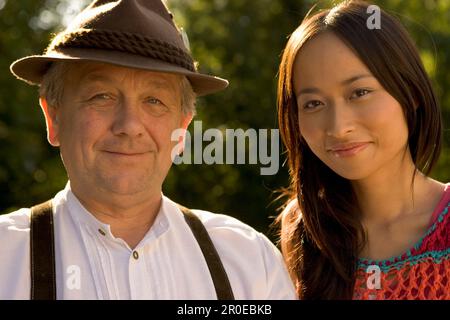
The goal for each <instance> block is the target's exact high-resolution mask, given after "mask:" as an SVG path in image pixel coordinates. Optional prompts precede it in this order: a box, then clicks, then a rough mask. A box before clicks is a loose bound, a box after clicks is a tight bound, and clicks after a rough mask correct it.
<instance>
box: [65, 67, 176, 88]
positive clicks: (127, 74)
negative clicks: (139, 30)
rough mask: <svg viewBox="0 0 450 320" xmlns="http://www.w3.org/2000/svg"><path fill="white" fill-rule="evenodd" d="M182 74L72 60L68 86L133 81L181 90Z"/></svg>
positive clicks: (136, 86)
mask: <svg viewBox="0 0 450 320" xmlns="http://www.w3.org/2000/svg"><path fill="white" fill-rule="evenodd" d="M181 80H182V76H181V75H177V74H171V73H164V72H156V71H149V70H144V69H136V68H130V67H122V66H117V65H112V64H107V63H101V62H89V61H83V62H72V63H71V66H70V68H69V70H68V75H67V77H66V83H65V85H66V86H78V85H80V84H81V85H84V84H88V83H92V82H96V83H105V84H121V83H124V82H126V81H128V82H132V83H133V85H134V87H135V88H140V87H152V88H156V89H165V90H173V91H174V93H178V92H179V91H180V82H181Z"/></svg>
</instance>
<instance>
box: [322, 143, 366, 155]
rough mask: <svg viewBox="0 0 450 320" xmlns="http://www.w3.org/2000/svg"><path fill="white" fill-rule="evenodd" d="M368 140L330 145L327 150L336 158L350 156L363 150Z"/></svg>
mask: <svg viewBox="0 0 450 320" xmlns="http://www.w3.org/2000/svg"><path fill="white" fill-rule="evenodd" d="M368 145H369V142H357V143H348V144H342V145H336V146H333V147H331V148H330V149H329V150H328V151H329V152H331V153H332V154H333V155H334V156H336V157H338V158H344V157H352V156H354V155H356V154H357V153H359V152H361V151H362V150H364V149H365V148H366V147H367V146H368Z"/></svg>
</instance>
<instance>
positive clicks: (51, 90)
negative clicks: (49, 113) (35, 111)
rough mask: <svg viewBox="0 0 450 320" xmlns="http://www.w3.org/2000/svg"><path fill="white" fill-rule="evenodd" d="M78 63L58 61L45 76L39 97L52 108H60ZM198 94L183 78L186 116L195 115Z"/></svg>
mask: <svg viewBox="0 0 450 320" xmlns="http://www.w3.org/2000/svg"><path fill="white" fill-rule="evenodd" d="M76 65H77V63H74V62H70V61H57V62H54V63H53V64H52V66H51V67H50V68H49V70H48V71H47V73H46V74H45V75H44V77H43V79H42V82H41V85H40V87H39V96H40V97H43V98H44V99H46V100H47V104H48V105H49V106H52V107H55V108H56V107H59V106H60V105H61V103H62V97H63V94H64V83H65V81H64V80H65V79H66V75H67V74H69V71H70V69H71V68H73V67H74V66H76ZM196 97H197V96H196V94H195V92H194V90H192V86H191V83H190V82H189V80H188V79H187V78H186V77H185V76H181V110H182V111H183V113H184V114H185V115H188V114H192V115H193V116H194V115H195V100H196Z"/></svg>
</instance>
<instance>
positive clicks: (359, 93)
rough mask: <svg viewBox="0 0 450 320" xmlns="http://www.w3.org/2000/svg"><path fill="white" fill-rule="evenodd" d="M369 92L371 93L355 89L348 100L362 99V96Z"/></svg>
mask: <svg viewBox="0 0 450 320" xmlns="http://www.w3.org/2000/svg"><path fill="white" fill-rule="evenodd" d="M370 92H371V90H368V89H357V90H355V91H353V93H352V96H351V97H350V99H355V98H360V97H363V96H365V95H367V94H369V93H370Z"/></svg>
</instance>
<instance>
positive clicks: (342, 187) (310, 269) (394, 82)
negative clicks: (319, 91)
mask: <svg viewBox="0 0 450 320" xmlns="http://www.w3.org/2000/svg"><path fill="white" fill-rule="evenodd" d="M368 6H369V4H367V3H365V2H361V1H346V2H343V3H341V4H340V5H338V6H336V7H334V8H332V9H331V10H326V11H320V12H318V13H316V14H314V15H312V16H310V17H307V18H305V20H304V21H303V22H302V24H301V25H300V26H299V27H298V28H297V29H296V30H295V32H294V33H293V34H292V35H291V37H290V39H289V41H288V43H287V45H286V48H285V50H284V52H283V57H282V61H281V64H280V68H279V81H278V101H277V104H278V121H279V127H280V132H281V136H282V139H283V143H284V145H285V148H286V151H287V155H288V163H289V173H290V177H291V181H290V186H289V189H288V192H289V200H288V202H287V203H288V204H287V206H286V208H285V209H284V211H283V213H282V214H281V215H280V216H279V218H278V221H281V223H282V229H281V246H282V251H283V255H284V257H285V260H286V262H287V265H288V268H289V271H290V274H291V277H292V278H293V280H294V281H295V282H296V284H297V293H298V294H299V297H300V298H302V299H351V298H352V295H353V287H354V283H355V271H356V265H357V259H358V255H359V252H360V250H361V248H362V247H363V245H364V243H365V241H366V240H365V239H366V238H365V232H364V230H363V227H362V225H361V222H360V217H359V210H358V203H357V199H356V196H355V194H354V191H353V189H352V186H351V183H350V181H349V180H347V179H344V178H342V177H341V176H339V175H337V174H336V173H335V172H333V171H332V170H331V169H330V168H328V167H327V166H326V165H325V164H324V163H323V162H322V161H321V160H319V159H318V158H317V157H316V156H315V155H314V153H313V152H312V151H311V149H310V148H309V147H308V145H307V144H306V143H305V142H304V141H303V138H302V137H301V135H300V131H299V123H298V110H297V101H296V98H295V94H294V92H293V89H292V87H293V86H292V75H293V64H294V61H295V58H296V56H297V54H298V52H299V50H301V48H302V47H303V46H304V44H305V43H306V42H307V41H309V40H311V39H312V38H314V37H315V36H317V35H318V34H320V33H323V32H333V34H335V35H336V36H337V37H339V38H340V39H341V40H342V41H343V42H344V43H345V44H346V45H347V46H348V47H349V48H350V49H352V50H353V52H354V53H355V54H356V55H357V56H358V57H359V59H361V61H362V62H363V63H364V64H365V65H366V66H367V67H368V69H369V70H370V71H371V73H372V74H373V75H374V76H375V77H376V78H377V79H378V81H379V82H380V84H381V85H382V86H383V87H384V88H385V90H387V92H388V93H389V94H390V95H391V96H393V97H394V98H395V99H396V100H397V101H398V102H399V104H400V105H401V106H402V109H403V112H404V116H405V119H406V123H407V126H408V132H409V137H408V147H409V151H410V152H411V156H412V159H413V161H414V164H415V166H416V169H417V170H420V171H422V172H423V173H425V174H429V173H430V171H431V169H432V168H433V166H434V164H435V163H436V161H437V159H438V157H439V153H440V150H441V143H442V118H441V113H440V110H439V106H438V102H437V99H436V96H435V94H434V92H433V89H432V86H431V82H430V79H429V78H428V76H427V74H426V71H425V69H424V67H423V64H422V61H421V59H420V56H419V53H418V50H417V48H416V47H415V45H414V43H413V41H412V39H411V38H410V36H409V35H408V33H407V31H406V30H405V29H404V27H403V26H402V25H401V24H400V22H399V21H398V20H397V19H396V18H394V17H393V16H391V15H389V14H387V13H386V12H384V11H382V10H381V19H380V22H381V24H380V26H381V29H369V28H368V27H367V24H366V23H367V19H368V18H369V16H370V15H371V14H369V13H367V8H368Z"/></svg>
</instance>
